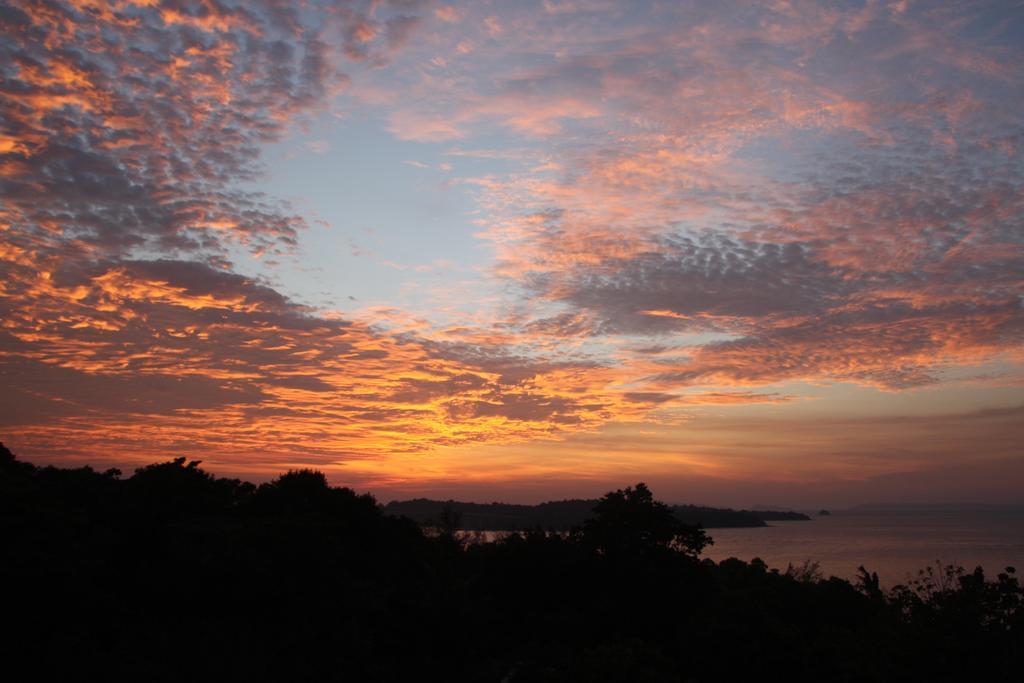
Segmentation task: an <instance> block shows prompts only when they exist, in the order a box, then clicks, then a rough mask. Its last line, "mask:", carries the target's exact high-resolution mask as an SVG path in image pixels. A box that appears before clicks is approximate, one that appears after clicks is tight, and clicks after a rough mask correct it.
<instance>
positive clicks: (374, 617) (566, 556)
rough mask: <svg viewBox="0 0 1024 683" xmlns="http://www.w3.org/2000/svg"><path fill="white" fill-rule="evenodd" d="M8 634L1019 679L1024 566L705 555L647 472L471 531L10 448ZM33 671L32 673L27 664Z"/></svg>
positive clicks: (835, 677) (170, 653) (42, 663)
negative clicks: (929, 567)
mask: <svg viewBox="0 0 1024 683" xmlns="http://www.w3.org/2000/svg"><path fill="white" fill-rule="evenodd" d="M0 538H2V541H3V542H2V546H0V547H2V551H0V553H2V554H0V572H2V578H3V586H4V591H3V605H2V606H3V610H2V613H3V617H4V621H5V622H6V625H7V626H8V627H9V628H7V629H5V631H6V632H7V633H9V634H11V635H8V636H5V637H4V638H3V639H2V641H0V642H2V643H3V645H2V654H3V656H4V665H5V669H6V670H7V671H15V670H19V669H21V670H25V671H28V672H30V674H29V675H22V676H21V677H20V679H19V680H119V679H129V678H130V679H132V680H136V681H181V680H208V679H219V680H230V681H234V680H239V681H241V680H246V681H252V680H255V681H260V680H280V681H409V680H444V681H463V680H465V681H574V680H579V681H733V680H735V681H739V680H743V681H747V680H755V679H756V680H774V679H782V678H784V679H786V680H790V681H908V680H934V681H964V680H996V681H1014V680H1019V675H1020V671H1022V670H1024V661H1022V653H1024V639H1022V633H1024V610H1022V592H1021V588H1020V585H1019V582H1018V580H1017V578H1016V577H1015V576H1014V574H1013V571H1012V570H1011V569H1007V571H1006V572H1005V573H1002V574H999V575H998V576H997V577H995V578H994V579H991V578H989V577H986V576H985V575H984V574H983V573H982V571H981V570H980V569H978V570H975V571H974V572H965V571H963V570H961V569H955V568H948V569H945V570H941V571H937V572H936V571H931V572H923V573H922V574H921V575H920V577H919V578H918V580H916V581H915V582H911V583H909V584H908V585H905V586H898V587H896V588H895V589H893V590H889V591H885V590H883V589H882V588H881V587H880V586H879V583H878V578H877V576H875V575H873V574H871V573H870V572H868V571H867V570H863V571H862V572H861V576H860V579H859V581H857V582H855V583H853V584H851V583H850V582H847V581H843V580H840V579H836V578H829V579H823V578H821V577H820V576H819V575H818V573H817V572H815V571H814V568H813V566H809V567H804V568H802V569H798V570H794V569H791V570H790V571H788V572H779V571H775V570H770V569H769V568H768V567H766V566H765V564H764V563H763V562H761V561H759V560H752V561H751V562H743V561H740V560H735V559H732V560H726V561H723V562H720V563H717V564H716V563H714V562H711V561H710V560H701V559H700V552H701V550H702V549H703V548H704V546H705V545H706V544H707V543H708V542H710V539H709V538H708V536H707V535H706V534H705V532H704V531H703V530H701V529H699V528H696V527H692V526H688V525H686V524H684V523H682V522H681V521H680V520H679V519H678V518H677V517H675V516H674V515H673V514H672V511H671V509H670V508H669V507H667V506H665V505H663V504H661V503H659V502H657V501H656V500H654V498H653V496H652V495H651V492H650V491H649V490H648V489H647V487H645V486H644V485H642V484H639V485H637V486H635V487H630V488H627V489H623V490H620V491H614V492H611V493H609V494H608V495H606V496H605V497H604V498H602V499H601V500H600V501H598V502H597V504H596V505H595V507H594V509H593V511H592V515H591V517H590V518H589V519H588V520H587V521H586V522H585V523H584V524H582V525H581V526H580V527H578V528H577V529H574V530H573V531H571V532H569V533H561V534H560V533H550V532H544V531H540V530H539V529H538V530H534V531H530V532H527V533H524V534H518V535H511V536H509V537H507V538H504V539H501V540H499V541H497V542H493V543H466V542H465V540H464V539H462V538H460V537H459V536H458V535H456V534H454V533H451V525H449V529H447V530H445V529H441V531H440V533H433V534H425V533H423V531H422V530H421V528H420V526H419V525H417V524H416V523H415V522H413V521H412V520H410V519H408V518H401V517H393V516H389V515H385V514H382V512H381V509H380V508H379V507H378V506H377V505H376V503H375V501H374V499H373V498H372V497H371V496H368V495H358V494H356V493H354V492H353V491H351V490H349V489H346V488H337V487H331V486H329V485H328V482H327V481H326V479H325V477H324V476H323V474H321V473H319V472H315V471H310V470H299V471H293V472H289V473H287V474H285V475H282V476H280V477H278V478H277V479H275V480H274V481H272V482H269V483H266V484H261V485H259V486H254V485H253V484H249V483H246V482H242V481H239V480H235V479H223V478H216V477H213V476H211V475H210V474H208V473H207V472H205V471H204V470H202V469H201V468H200V467H199V463H196V462H186V460H185V459H183V458H177V459H174V460H171V461H169V462H164V463H159V464H155V465H150V466H148V467H143V468H140V469H138V470H136V471H135V473H134V474H133V475H132V476H130V477H124V476H122V474H121V473H120V472H117V471H116V470H108V471H106V472H97V471H95V470H92V469H90V468H88V467H84V468H79V469H58V468H53V467H43V468H39V467H34V466H33V465H31V464H28V463H25V462H21V461H18V460H17V459H15V458H14V456H13V455H11V454H10V453H9V452H8V451H7V450H6V449H4V448H3V447H2V446H0ZM25 667H27V668H25Z"/></svg>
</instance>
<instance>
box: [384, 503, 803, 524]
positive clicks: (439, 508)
mask: <svg viewBox="0 0 1024 683" xmlns="http://www.w3.org/2000/svg"><path fill="white" fill-rule="evenodd" d="M597 503H598V500H597V499H593V500H589V499H582V500H581V499H573V500H559V501H551V502H547V503H540V504H539V505H516V504H512V503H466V502H461V501H455V500H447V501H444V500H431V499H428V498H416V499H413V500H405V501H392V502H390V503H388V504H387V505H385V506H383V511H384V513H385V514H389V515H396V516H402V515H404V516H405V517H409V518H410V519H413V520H415V521H416V522H418V523H420V524H421V525H422V524H432V523H436V522H438V521H439V520H441V519H442V518H444V517H447V518H449V520H450V521H451V522H454V523H455V524H456V525H457V526H458V528H460V529H463V530H466V531H522V530H525V529H532V528H536V527H540V528H542V529H554V530H556V531H566V530H568V529H571V528H572V527H577V526H579V525H581V524H582V523H583V522H584V520H586V519H587V518H588V517H589V516H590V515H591V514H592V512H593V510H594V506H595V505H597ZM672 512H673V514H675V516H676V517H677V518H678V519H679V520H680V521H682V522H684V523H686V524H691V525H694V526H697V525H699V526H702V527H704V528H705V529H725V528H740V527H761V526H767V525H768V522H775V521H806V520H810V519H811V518H810V517H808V516H807V515H805V514H803V513H800V512H793V511H789V510H733V509H731V508H714V507H705V506H700V505H673V506H672ZM452 516H454V517H455V518H456V519H455V520H451V517H452Z"/></svg>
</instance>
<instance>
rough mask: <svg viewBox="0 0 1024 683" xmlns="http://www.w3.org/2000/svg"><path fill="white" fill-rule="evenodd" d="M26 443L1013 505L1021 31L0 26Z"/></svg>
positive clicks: (371, 24) (564, 16) (228, 7)
mask: <svg viewBox="0 0 1024 683" xmlns="http://www.w3.org/2000/svg"><path fill="white" fill-rule="evenodd" d="M0 32H2V39H0V379H2V388H0V439H2V440H3V442H4V443H5V444H6V445H7V446H8V447H9V448H10V449H11V450H12V451H14V452H15V453H16V454H18V455H19V456H20V457H24V458H26V459H28V460H30V461H32V462H36V463H39V464H53V465H59V466H81V465H84V464H89V465H91V466H93V467H97V468H106V467H111V466H117V467H120V468H122V469H124V470H125V471H126V472H130V471H131V469H132V468H133V467H137V466H140V465H143V464H147V463H150V462H155V461H160V460H166V459H169V458H171V457H177V456H185V457H188V458H190V459H199V460H202V461H203V466H204V467H205V468H207V469H209V470H210V471H213V472H215V473H217V474H219V475H223V476H238V477H243V478H246V479H250V480H257V481H258V480H265V479H268V478H271V477H273V476H275V475H277V474H279V473H281V472H284V471H286V470H288V469H293V468H300V467H312V468H316V469H320V470H322V471H324V472H326V473H327V474H328V477H329V479H330V480H331V481H332V482H333V483H335V484H338V485H347V486H351V487H353V488H355V489H357V490H360V491H370V492H373V493H374V494H375V495H376V496H377V497H378V499H380V500H391V499H396V498H397V499H401V498H410V497H415V496H433V497H444V498H449V497H451V498H461V499H464V500H506V501H512V502H538V501H542V500H550V499H559V498H568V497H590V496H598V495H600V494H601V493H603V492H604V491H607V490H609V489H612V488H618V487H622V486H626V485H630V484H633V483H636V482H638V481H645V482H647V483H648V484H649V485H650V486H651V488H652V490H653V491H654V492H655V494H656V495H657V496H658V497H659V498H661V499H664V500H668V501H671V502H693V503H703V504H719V505H733V506H750V505H782V506H794V507H801V506H803V507H808V506H813V507H817V506H832V507H841V506H845V505H852V504H856V503H863V502H884V501H907V502H966V501H979V502H1002V503H1014V502H1016V503H1019V502H1024V493H1022V492H1024V193H1022V190H1024V163H1022V153H1024V149H1022V147H1024V3H1021V2H1013V1H1009V2H1008V1H1005V0H1004V1H1000V2H984V1H981V2H923V1H921V2H914V1H912V0H903V1H900V2H881V1H879V2H875V1H873V0H869V1H867V2H815V1H810V0H807V1H805V0H792V1H786V0H778V1H775V2H728V1H724V2H714V3H708V2H669V3H662V2H650V3H642V2H628V3H616V2H601V1H595V2H582V1H579V2H577V1H573V0H566V1H564V2H556V1H554V0H546V1H544V2H527V1H524V2H472V3H465V4H445V3H431V2H419V1H417V0H379V1H378V0H370V1H361V0H353V1H352V2H321V1H319V0H305V1H303V2H287V1H285V0H246V1H245V2H230V1H223V2H221V1H216V0H205V1H201V2H184V1H171V0H113V1H111V2H97V1H94V0H73V1H57V0H7V2H4V3H3V4H2V5H0Z"/></svg>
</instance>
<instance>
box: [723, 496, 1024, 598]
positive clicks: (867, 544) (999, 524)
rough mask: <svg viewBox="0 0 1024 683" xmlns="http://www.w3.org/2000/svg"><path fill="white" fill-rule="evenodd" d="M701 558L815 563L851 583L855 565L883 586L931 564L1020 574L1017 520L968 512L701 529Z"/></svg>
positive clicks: (1023, 524)
mask: <svg viewBox="0 0 1024 683" xmlns="http://www.w3.org/2000/svg"><path fill="white" fill-rule="evenodd" d="M708 534H709V535H710V536H711V537H712V538H713V539H714V540H715V543H714V545H712V546H709V547H708V548H707V550H705V552H704V556H705V557H710V558H711V559H713V560H716V561H720V560H724V559H726V558H729V557H737V558H739V559H741V560H747V561H749V560H750V559H752V558H754V557H760V558H761V559H762V560H764V561H765V562H767V563H768V566H769V567H778V568H780V569H783V570H785V568H786V566H787V565H788V564H789V563H792V564H794V565H800V564H803V562H804V561H805V560H815V561H817V562H819V563H820V564H821V570H822V572H823V573H824V575H825V576H829V575H834V576H839V577H842V578H846V579H851V578H853V577H854V576H855V574H856V572H857V567H858V566H859V565H861V564H863V565H864V566H865V567H867V569H869V570H870V571H874V572H878V576H879V578H880V579H881V581H882V584H883V585H885V586H891V585H893V584H895V583H900V582H903V581H905V580H906V579H907V577H908V576H910V575H913V574H916V573H917V570H919V569H921V568H923V567H925V566H926V565H929V564H931V565H934V564H935V561H936V560H938V561H940V562H942V563H943V564H957V565H963V566H964V567H966V568H968V569H973V568H974V567H975V566H978V565H980V566H982V567H984V569H985V572H986V573H988V574H990V575H991V576H994V575H995V573H996V572H1000V571H1002V570H1003V569H1004V568H1005V567H1007V566H1014V567H1016V568H1017V570H1018V575H1019V574H1020V573H1024V514H1021V513H1020V512H1019V511H1018V512H1003V511H969V512H962V511H957V512H944V511H943V512H934V511H924V512H922V511H913V512H910V511H901V512H884V513H880V512H858V511H853V512H834V513H832V515H831V516H828V517H814V519H813V520H811V521H809V522H771V526H768V527H761V528H756V529H709V530H708Z"/></svg>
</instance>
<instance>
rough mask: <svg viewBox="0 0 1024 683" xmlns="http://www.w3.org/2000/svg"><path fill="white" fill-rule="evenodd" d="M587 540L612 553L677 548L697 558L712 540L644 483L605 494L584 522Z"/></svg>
mask: <svg viewBox="0 0 1024 683" xmlns="http://www.w3.org/2000/svg"><path fill="white" fill-rule="evenodd" d="M582 536H583V540H584V543H585V544H587V545H588V546H590V547H591V548H593V549H595V550H597V551H598V552H599V553H600V554H603V555H609V556H645V555H650V554H652V553H659V552H664V551H674V552H679V553H682V554H683V555H687V556H690V557H697V556H698V555H699V554H700V552H701V551H702V550H703V549H704V547H705V546H707V545H708V544H709V543H711V539H709V538H708V536H707V534H705V533H704V530H703V529H701V528H699V527H693V526H689V525H687V524H684V523H682V522H680V521H679V520H678V519H677V518H676V517H675V515H674V514H673V513H672V509H671V508H670V507H669V506H667V505H665V504H664V503H662V502H660V501H656V500H654V494H652V493H651V490H650V489H649V488H647V485H646V484H644V483H642V482H641V483H639V484H637V485H636V486H635V487H627V488H625V489H618V490H616V491H612V492H610V493H608V494H606V495H605V496H604V497H603V498H601V500H600V501H598V503H597V505H596V506H595V507H594V516H593V517H592V518H591V519H589V520H587V521H586V523H584V525H583V530H582Z"/></svg>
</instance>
